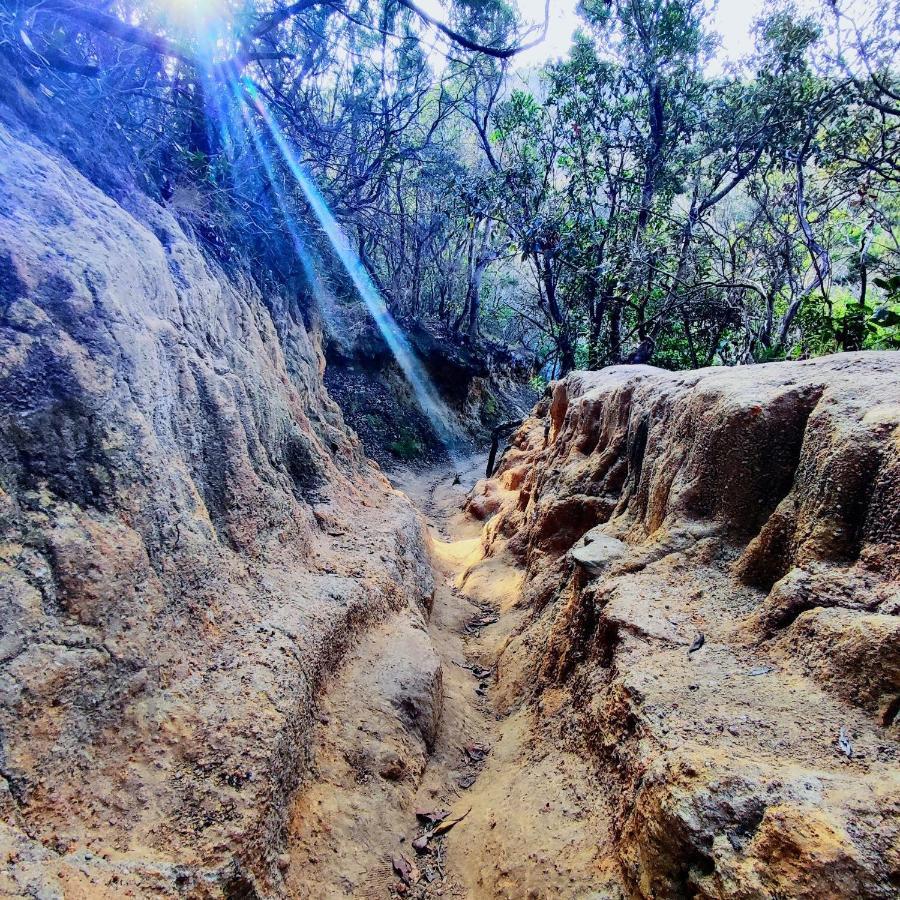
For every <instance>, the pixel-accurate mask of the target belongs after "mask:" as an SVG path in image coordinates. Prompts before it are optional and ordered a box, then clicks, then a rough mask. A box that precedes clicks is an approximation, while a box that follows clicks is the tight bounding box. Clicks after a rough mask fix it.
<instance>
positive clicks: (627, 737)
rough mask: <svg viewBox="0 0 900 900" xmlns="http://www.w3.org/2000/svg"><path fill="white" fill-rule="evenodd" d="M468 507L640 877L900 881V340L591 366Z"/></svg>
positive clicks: (736, 887) (524, 638)
mask: <svg viewBox="0 0 900 900" xmlns="http://www.w3.org/2000/svg"><path fill="white" fill-rule="evenodd" d="M469 505H470V509H471V510H472V512H473V513H474V514H476V515H477V516H478V517H480V518H484V517H485V516H489V515H491V513H493V512H496V515H495V516H494V517H493V518H492V519H491V520H490V522H489V523H488V525H487V526H486V529H485V532H484V544H485V550H486V552H487V553H488V554H492V553H499V552H500V550H501V549H502V548H507V549H508V550H510V551H512V552H513V553H514V555H515V556H516V557H517V558H518V560H519V561H520V563H521V565H522V566H524V567H525V571H526V590H525V597H524V602H525V603H526V604H527V607H528V609H529V610H530V614H529V615H528V617H527V620H526V621H525V624H524V625H523V627H522V628H521V629H520V630H519V632H518V634H516V635H515V637H514V638H513V639H512V640H511V641H510V642H509V644H508V646H507V647H506V648H505V650H504V652H503V653H502V655H501V657H500V660H499V670H500V679H499V680H500V695H501V697H507V698H513V702H514V698H516V697H517V696H520V695H523V694H524V695H529V696H531V697H533V698H535V700H540V698H541V697H543V696H545V695H546V696H552V697H553V698H554V699H553V701H552V704H551V705H552V707H553V716H554V718H555V724H554V726H553V727H554V728H555V729H556V732H555V733H558V734H559V733H561V734H562V735H564V736H565V742H566V746H567V749H569V750H571V749H573V748H575V749H577V752H579V753H580V754H582V755H583V756H584V757H586V758H589V759H591V760H592V761H593V764H594V766H595V771H596V778H597V785H598V788H597V790H598V802H600V801H602V802H604V803H606V804H608V806H609V808H610V810H611V817H612V825H613V831H612V835H613V842H614V848H615V854H616V855H617V857H618V860H619V866H620V870H621V875H622V883H623V888H624V890H625V892H626V893H627V894H633V895H636V896H643V897H684V896H697V897H734V898H771V897H817V898H821V897H878V898H887V897H892V896H896V894H897V891H898V890H900V850H898V848H900V742H898V737H900V732H898V728H900V725H898V723H897V712H898V697H900V615H898V613H900V553H898V551H900V357H898V356H897V355H895V354H887V353H885V354H874V353H873V354H846V355H840V356H834V357H830V358H826V359H822V360H816V361H810V362H797V363H781V364H772V365H765V366H754V367H747V368H740V369H732V370H723V369H709V370H703V371H698V372H690V373H670V372H663V371H660V370H657V369H653V368H650V367H644V366H634V367H618V368H612V369H608V370H605V371H603V372H596V373H576V374H574V375H572V376H570V377H569V378H568V379H566V380H565V381H562V382H559V383H557V384H555V385H554V387H553V390H552V395H551V396H548V397H547V398H546V399H545V400H544V401H542V403H541V404H539V405H538V407H537V408H536V410H535V412H534V414H533V417H532V418H531V419H530V420H529V421H528V422H527V423H526V424H525V425H524V426H523V428H522V429H521V430H520V431H519V432H518V434H517V435H516V436H515V438H514V440H513V446H512V449H511V450H510V451H509V452H508V453H507V454H506V456H505V457H504V459H503V461H502V464H501V466H500V469H499V472H498V474H497V476H496V477H495V478H494V479H493V480H491V481H488V482H483V483H481V484H480V486H479V487H478V489H477V490H476V492H475V495H474V496H473V498H472V499H471V501H470V504H469ZM560 696H562V697H564V698H566V699H565V700H560V699H559V697H560ZM545 706H546V704H544V703H536V704H535V708H536V710H538V711H539V710H540V709H542V708H544V707H545ZM561 722H564V723H565V727H562V726H561V725H560V724H559V723H561ZM573 725H574V726H575V727H572V726H573ZM549 727H550V726H549V724H548V728H549Z"/></svg>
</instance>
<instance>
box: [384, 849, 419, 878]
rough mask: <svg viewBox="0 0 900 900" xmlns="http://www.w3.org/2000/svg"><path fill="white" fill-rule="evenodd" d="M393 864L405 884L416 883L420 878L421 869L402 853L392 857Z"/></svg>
mask: <svg viewBox="0 0 900 900" xmlns="http://www.w3.org/2000/svg"><path fill="white" fill-rule="evenodd" d="M391 866H393V869H394V871H395V872H396V873H397V875H398V876H399V877H400V879H401V881H402V882H403V883H404V884H415V883H416V882H417V881H418V880H419V869H418V868H417V866H416V865H415V863H411V862H410V861H409V860H408V859H407V858H406V857H405V856H404V855H403V854H402V853H397V854H395V855H394V856H392V857H391Z"/></svg>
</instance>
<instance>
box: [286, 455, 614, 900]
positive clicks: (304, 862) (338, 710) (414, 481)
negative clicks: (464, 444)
mask: <svg viewBox="0 0 900 900" xmlns="http://www.w3.org/2000/svg"><path fill="white" fill-rule="evenodd" d="M484 462H485V459H484V457H483V456H476V457H472V458H470V459H468V460H466V461H464V462H463V463H462V464H461V465H460V469H461V470H462V471H460V472H459V475H460V478H459V483H457V484H454V481H455V480H456V479H455V478H454V472H453V471H451V470H448V469H447V468H446V467H443V468H439V469H431V470H428V471H425V472H422V473H411V472H402V473H394V474H393V475H392V476H391V480H392V482H393V483H394V485H395V486H396V487H397V488H399V489H401V490H403V491H404V492H405V493H406V494H407V495H408V496H409V497H410V498H411V499H412V500H413V502H414V503H415V504H416V506H417V507H418V508H419V509H420V511H421V512H422V514H423V515H424V516H425V518H426V521H427V523H428V530H429V533H430V535H431V539H432V540H431V552H432V560H433V564H434V567H435V575H436V590H435V596H434V604H433V608H432V612H431V616H430V620H429V622H428V623H427V626H426V627H427V637H428V639H430V647H431V648H433V653H434V654H435V655H436V660H437V662H438V663H439V671H440V675H439V677H438V679H437V680H439V681H440V686H441V694H442V703H441V702H440V699H439V698H438V699H437V700H436V699H435V697H434V695H433V693H432V692H431V691H430V689H429V687H428V685H429V684H433V682H434V681H435V676H434V674H433V672H434V668H435V659H434V658H432V657H431V656H430V653H429V647H428V646H426V642H425V641H423V640H422V638H423V637H424V634H423V632H422V631H420V630H419V627H421V625H419V623H414V624H411V623H410V622H408V621H403V617H402V616H398V617H397V619H395V620H393V621H391V622H388V623H387V624H386V625H385V626H384V628H382V629H380V630H379V631H377V632H375V633H373V634H372V635H370V636H369V638H367V639H366V640H365V641H364V642H363V644H362V645H361V646H360V647H359V648H358V649H357V650H356V652H355V653H354V654H353V655H352V658H351V659H350V660H349V662H348V663H347V664H346V665H345V666H344V667H343V668H342V669H341V671H340V672H339V673H338V674H337V676H336V678H335V681H334V683H333V684H332V686H331V688H330V689H329V691H328V692H327V695H326V699H325V701H324V703H323V706H322V710H321V715H320V721H319V725H318V733H317V734H316V735H315V736H314V739H313V744H314V746H316V747H317V748H318V750H317V753H316V758H315V760H314V764H313V779H314V781H313V782H312V783H311V784H310V785H309V787H308V788H307V789H306V790H304V791H301V793H300V795H299V796H298V798H297V800H296V802H295V804H294V811H293V820H292V826H291V830H292V835H291V838H290V839H289V842H288V843H289V846H290V847H291V848H292V849H291V852H290V855H289V858H286V859H285V860H284V864H285V867H286V868H287V875H286V881H287V884H288V887H289V890H290V893H291V895H292V896H295V897H304V898H305V897H309V898H313V897H316V898H319V897H372V898H376V897H377V898H382V897H390V896H396V895H400V896H413V897H471V898H482V897H484V898H487V897H535V898H538V897H547V898H550V897H573V898H574V897H586V896H597V897H599V896H617V895H618V894H617V892H616V890H615V886H614V885H613V884H612V883H611V880H610V879H609V878H607V877H606V876H605V874H604V870H603V864H602V860H603V859H604V858H605V856H604V853H603V849H604V845H605V843H606V842H605V816H604V815H603V811H602V809H598V807H597V805H596V798H594V797H592V796H591V793H592V789H591V787H590V777H589V773H588V771H587V770H586V767H585V763H584V762H583V761H582V760H581V759H580V758H579V757H578V756H576V755H575V754H573V753H571V752H568V751H566V750H563V749H562V744H563V740H562V735H559V736H558V737H559V743H558V744H557V745H554V741H552V740H551V741H548V740H547V739H546V727H544V728H543V729H542V734H538V732H537V731H536V729H535V727H534V723H533V721H532V714H531V712H530V711H529V710H528V709H527V708H525V707H521V708H519V707H518V705H517V704H516V703H515V702H511V701H512V698H511V697H510V696H509V691H508V690H507V691H506V692H504V690H503V687H502V686H501V685H500V684H499V683H498V677H497V672H496V660H497V657H498V655H499V653H500V652H501V650H502V649H503V648H504V647H505V646H506V645H507V644H508V641H509V636H510V635H511V633H512V632H513V631H514V630H515V629H516V628H517V627H518V626H519V625H520V623H521V620H522V617H523V615H524V611H523V610H522V609H521V608H520V605H519V604H520V589H521V579H522V573H521V570H520V569H517V568H515V567H514V566H513V565H512V564H511V561H510V560H508V559H506V558H505V557H504V556H502V555H501V556H497V557H492V558H488V559H484V558H483V551H482V544H481V537H480V535H481V523H478V522H475V521H473V520H472V519H470V518H467V517H466V516H465V515H464V514H463V512H462V506H463V504H464V502H465V499H466V495H467V493H468V492H469V491H470V489H471V488H472V486H473V485H474V483H475V482H476V480H477V479H478V478H479V477H480V476H481V475H482V473H483V467H484ZM417 625H419V627H417ZM385 672H391V673H393V677H385V675H384V673H385ZM542 703H543V712H544V714H545V716H546V715H547V713H548V711H549V705H552V703H553V699H552V697H546V696H545V697H544V698H543V700H542ZM435 706H436V708H437V710H438V711H439V721H438V723H437V726H436V729H435V731H434V733H433V734H432V735H429V734H428V733H423V731H422V730H421V729H418V728H416V727H415V725H414V723H415V722H416V721H421V720H429V719H430V718H434V717H435V714H434V711H433V709H434V707H435ZM501 710H502V712H501ZM549 720H550V721H551V722H552V721H553V717H552V715H550V716H549ZM417 810H418V811H419V812H420V815H419V816H417V815H416V811H417ZM422 812H436V813H438V814H441V813H447V815H446V818H444V819H443V823H444V824H446V823H449V822H452V821H453V820H455V819H458V818H459V819H461V821H459V822H458V824H456V825H454V826H453V827H452V828H451V829H450V830H448V831H446V832H445V833H444V834H442V835H435V836H433V837H431V838H430V839H429V841H428V846H427V849H424V850H421V851H417V850H416V849H414V848H413V846H412V843H413V841H415V840H416V839H417V838H420V837H421V836H422V835H423V834H427V833H428V832H429V830H430V829H429V822H428V821H427V819H426V818H424V817H423V816H422V815H421V813H422ZM407 864H408V865H409V874H407V876H406V878H405V879H404V877H403V875H404V872H403V870H404V868H405V866H406V865H407ZM404 880H405V881H408V882H410V884H406V883H404ZM598 884H599V885H602V884H609V885H610V887H609V890H604V891H602V892H598V888H597V885H598Z"/></svg>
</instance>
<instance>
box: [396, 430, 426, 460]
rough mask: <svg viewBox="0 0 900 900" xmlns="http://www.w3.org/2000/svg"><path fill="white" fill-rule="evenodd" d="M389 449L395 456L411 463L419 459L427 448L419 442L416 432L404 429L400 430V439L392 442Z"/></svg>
mask: <svg viewBox="0 0 900 900" xmlns="http://www.w3.org/2000/svg"><path fill="white" fill-rule="evenodd" d="M388 449H389V450H390V451H391V453H393V454H394V456H396V457H398V458H399V459H402V460H406V461H407V462H409V461H411V460H414V459H418V458H419V457H420V456H421V455H422V453H423V451H424V450H425V446H424V445H423V443H422V442H421V441H420V440H419V438H418V436H417V434H416V432H414V431H413V430H412V429H410V428H405V427H404V428H402V429H401V430H400V437H399V438H398V439H397V440H396V441H392V442H391V443H390V444H389V446H388Z"/></svg>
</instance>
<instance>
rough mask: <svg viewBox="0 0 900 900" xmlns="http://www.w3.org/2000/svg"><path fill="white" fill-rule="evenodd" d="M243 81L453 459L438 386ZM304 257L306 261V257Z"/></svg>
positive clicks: (268, 114) (453, 437) (261, 150)
mask: <svg viewBox="0 0 900 900" xmlns="http://www.w3.org/2000/svg"><path fill="white" fill-rule="evenodd" d="M240 85H241V87H242V88H243V92H244V94H245V95H246V96H247V97H249V98H250V100H251V102H252V103H253V107H254V109H255V110H256V111H257V113H258V114H259V116H260V117H261V118H262V120H263V122H265V124H266V127H267V128H268V129H269V132H270V133H271V135H272V139H273V140H274V142H275V145H276V146H277V147H278V150H279V151H280V153H281V155H282V157H283V158H284V161H285V163H286V164H287V166H288V169H289V170H290V173H291V175H292V176H293V178H294V179H295V181H296V182H297V184H298V185H299V187H300V189H301V191H302V192H303V195H304V197H305V198H306V202H307V203H308V204H309V206H310V208H311V209H312V211H313V213H314V214H315V216H316V218H317V219H318V221H319V224H320V225H321V227H322V230H323V231H324V232H325V235H326V236H327V237H328V240H329V241H330V242H331V246H332V247H333V248H334V252H335V253H336V255H337V257H338V259H340V261H341V264H342V265H343V267H344V269H345V271H346V272H347V275H348V276H349V277H350V280H351V281H352V282H353V285H354V287H355V288H356V290H357V291H358V293H359V295H360V297H361V298H362V301H363V303H365V305H366V307H367V309H368V310H369V313H370V314H371V316H372V318H373V319H374V320H375V324H376V325H377V326H378V330H379V332H380V333H381V335H382V337H383V338H384V341H385V343H386V344H387V345H388V348H389V349H390V351H391V353H392V354H393V355H394V358H395V359H396V360H397V364H398V365H399V366H400V369H401V370H402V372H403V374H404V375H405V376H406V379H407V381H408V382H409V384H410V387H411V388H412V389H413V393H414V394H415V397H416V400H417V401H418V403H419V405H420V406H421V408H422V411H423V412H424V413H425V415H426V416H427V417H428V420H429V422H430V423H431V426H432V428H433V429H434V431H435V434H436V435H437V436H438V438H439V439H440V440H441V442H442V443H443V444H444V446H445V447H446V449H447V451H448V453H449V454H450V457H451V459H454V458H455V453H454V451H453V448H454V445H455V443H456V435H455V429H454V428H453V422H454V419H453V416H452V414H451V413H450V410H449V409H448V408H447V406H446V404H445V403H444V401H443V400H442V399H441V398H440V396H439V395H438V393H437V391H436V389H435V387H434V385H433V384H432V383H431V379H430V378H429V377H428V374H427V373H426V372H425V369H424V368H423V366H422V364H421V362H419V360H418V359H417V357H416V355H415V353H414V352H413V350H412V348H411V347H410V345H409V342H408V341H407V340H406V338H405V336H404V335H403V333H402V332H401V331H400V328H399V326H398V325H397V323H396V321H395V320H394V318H393V316H392V315H391V314H390V312H388V310H387V307H386V306H385V303H384V300H383V299H382V298H381V295H380V294H379V292H378V289H377V288H376V287H375V284H374V283H373V281H372V278H371V276H370V275H369V273H368V272H367V271H366V269H365V267H364V266H363V264H362V260H360V258H359V256H358V254H357V253H356V251H355V250H353V248H352V247H351V246H350V241H349V240H348V239H347V235H346V234H345V233H344V230H343V229H342V228H341V226H340V224H339V223H338V221H337V219H335V217H334V215H333V214H332V212H331V210H330V208H329V207H328V204H327V202H326V201H325V198H324V197H323V196H322V193H321V191H319V188H318V186H317V185H316V184H315V182H314V181H313V180H312V178H311V177H310V176H309V175H308V174H307V172H306V171H305V169H304V167H303V165H302V164H301V163H300V161H299V160H298V159H297V158H296V156H295V154H294V152H293V150H292V149H291V147H290V146H289V144H288V142H287V139H286V138H285V136H284V134H283V132H282V131H281V129H280V127H279V126H278V123H277V122H276V121H275V119H274V117H273V116H272V114H271V112H270V111H269V109H268V107H267V106H266V104H265V102H264V101H263V99H262V97H260V95H259V91H258V90H257V88H256V86H255V85H254V83H253V82H252V81H251V80H250V79H249V78H246V77H245V78H242V79H241V81H240ZM253 133H254V132H253V129H252V128H251V134H253ZM254 143H255V144H256V146H257V150H258V152H259V153H260V156H261V157H262V159H263V163H264V165H265V166H266V169H267V172H268V174H269V178H270V181H273V187H275V185H274V179H273V177H272V176H273V172H272V170H271V168H270V167H271V161H268V162H267V161H266V156H267V154H266V152H265V149H264V148H263V147H261V142H260V141H259V138H258V136H255V137H254ZM276 193H277V190H276ZM301 262H304V260H303V258H302V256H301ZM304 267H305V262H304Z"/></svg>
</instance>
